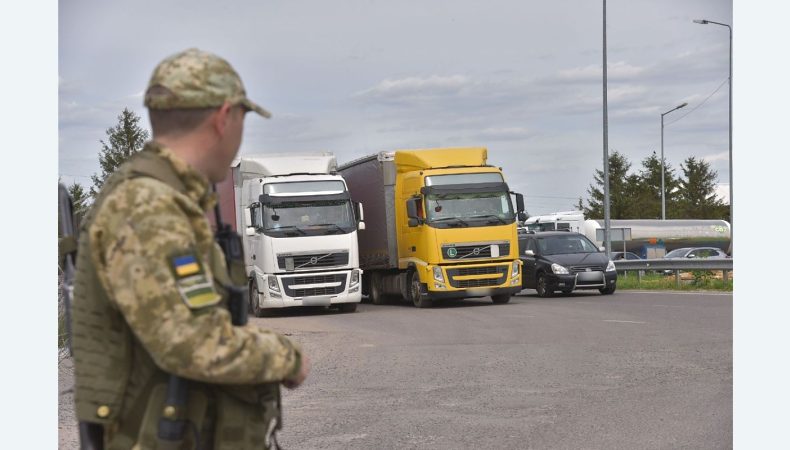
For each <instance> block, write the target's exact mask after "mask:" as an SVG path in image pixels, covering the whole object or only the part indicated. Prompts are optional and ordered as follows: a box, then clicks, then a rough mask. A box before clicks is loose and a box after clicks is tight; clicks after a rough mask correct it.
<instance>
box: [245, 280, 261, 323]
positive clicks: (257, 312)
mask: <svg viewBox="0 0 790 450" xmlns="http://www.w3.org/2000/svg"><path fill="white" fill-rule="evenodd" d="M247 292H248V293H249V304H250V312H251V313H252V315H254V316H255V317H263V308H261V305H260V294H258V282H257V281H256V280H255V277H253V278H252V280H250V289H249V290H248V291H247Z"/></svg>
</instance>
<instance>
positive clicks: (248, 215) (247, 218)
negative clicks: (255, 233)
mask: <svg viewBox="0 0 790 450" xmlns="http://www.w3.org/2000/svg"><path fill="white" fill-rule="evenodd" d="M244 226H245V227H251V226H252V207H248V208H244Z"/></svg>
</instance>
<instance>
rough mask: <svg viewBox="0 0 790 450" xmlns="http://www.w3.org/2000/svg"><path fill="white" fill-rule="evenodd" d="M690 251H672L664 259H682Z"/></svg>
mask: <svg viewBox="0 0 790 450" xmlns="http://www.w3.org/2000/svg"><path fill="white" fill-rule="evenodd" d="M688 251H689V249H687V248H679V249H677V250H672V251H671V252H669V253H667V254H666V255H664V258H682V257H683V256H685V255H686V253H687V252H688Z"/></svg>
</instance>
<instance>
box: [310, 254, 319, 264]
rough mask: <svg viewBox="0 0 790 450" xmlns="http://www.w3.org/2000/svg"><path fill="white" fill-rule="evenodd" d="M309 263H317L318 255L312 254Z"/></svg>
mask: <svg viewBox="0 0 790 450" xmlns="http://www.w3.org/2000/svg"><path fill="white" fill-rule="evenodd" d="M310 264H313V265H316V264H318V257H316V256H313V257H312V258H310Z"/></svg>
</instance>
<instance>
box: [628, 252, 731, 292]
mask: <svg viewBox="0 0 790 450" xmlns="http://www.w3.org/2000/svg"><path fill="white" fill-rule="evenodd" d="M614 266H615V267H616V268H617V270H618V271H623V272H625V273H628V272H629V271H636V272H637V277H639V278H638V279H639V281H641V280H642V274H643V273H644V272H645V271H646V270H658V271H665V270H671V271H673V272H674V273H675V283H676V284H677V286H678V287H680V272H687V271H692V270H716V271H719V270H720V271H721V272H722V279H723V280H724V281H727V280H729V275H730V272H731V271H732V259H639V260H634V259H632V260H619V261H615V262H614Z"/></svg>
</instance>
